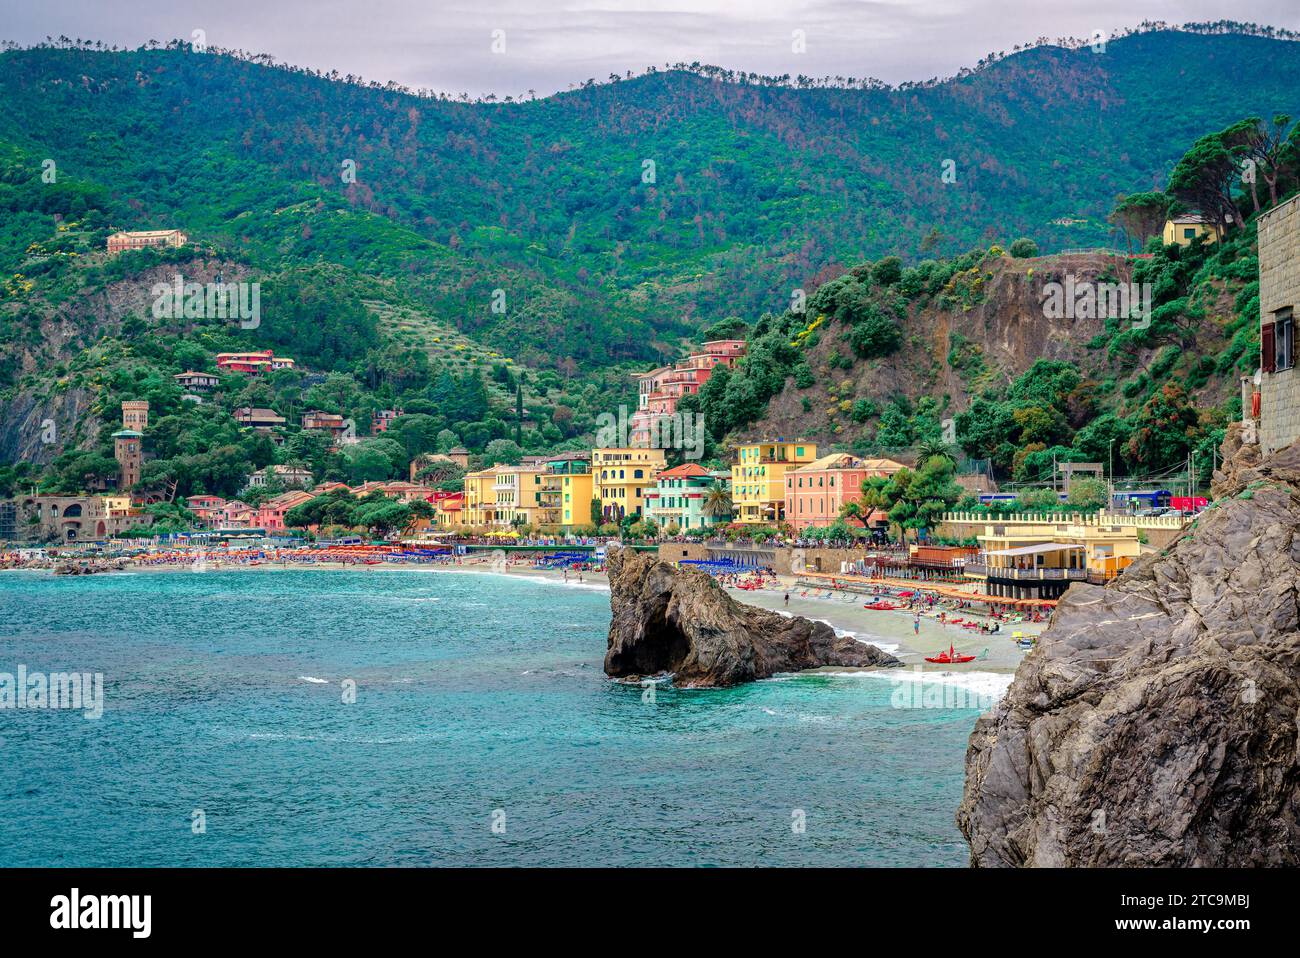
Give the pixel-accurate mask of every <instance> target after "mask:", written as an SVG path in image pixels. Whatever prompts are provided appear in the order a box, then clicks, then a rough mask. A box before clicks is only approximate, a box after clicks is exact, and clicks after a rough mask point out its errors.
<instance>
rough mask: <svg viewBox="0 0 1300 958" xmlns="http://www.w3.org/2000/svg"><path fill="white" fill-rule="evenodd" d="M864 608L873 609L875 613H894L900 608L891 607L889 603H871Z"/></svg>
mask: <svg viewBox="0 0 1300 958" xmlns="http://www.w3.org/2000/svg"><path fill="white" fill-rule="evenodd" d="M862 608H864V609H871V610H872V611H874V612H893V611H895V610H896V609H897V608H898V607H897V606H895V605H891V604H890V603H888V602H869V603H867V604H866V605H864V606H863V607H862Z"/></svg>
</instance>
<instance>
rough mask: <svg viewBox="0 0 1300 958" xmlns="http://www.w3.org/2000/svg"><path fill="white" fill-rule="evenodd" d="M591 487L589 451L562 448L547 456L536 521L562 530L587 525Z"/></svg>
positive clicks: (588, 521)
mask: <svg viewBox="0 0 1300 958" xmlns="http://www.w3.org/2000/svg"><path fill="white" fill-rule="evenodd" d="M593 489H594V478H593V477H592V475H591V454H590V453H587V452H562V453H560V454H559V455H556V456H551V457H550V458H549V459H547V460H546V463H545V471H544V472H542V488H541V493H540V501H541V512H540V514H539V517H538V522H539V524H540V525H542V526H545V527H548V528H555V529H563V530H565V531H572V530H573V528H574V527H576V526H588V525H591V500H592V498H593V496H594V492H593Z"/></svg>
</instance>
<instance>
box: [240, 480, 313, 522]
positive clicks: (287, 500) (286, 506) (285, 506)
mask: <svg viewBox="0 0 1300 958" xmlns="http://www.w3.org/2000/svg"><path fill="white" fill-rule="evenodd" d="M314 498H315V496H313V495H312V494H311V493H310V492H303V491H302V490H301V489H294V490H293V491H291V492H286V493H282V494H281V495H278V496H275V497H274V498H272V499H267V500H266V502H264V503H262V506H261V508H260V509H258V510H257V516H256V519H255V523H254V524H255V525H256V526H257V528H259V529H265V530H266V531H267V532H273V531H274V532H279V531H282V530H283V529H284V528H285V524H284V516H285V513H287V512H288V511H289V510H290V509H293V508H295V507H297V506H300V505H302V504H303V503H304V502H311V501H312V499H314Z"/></svg>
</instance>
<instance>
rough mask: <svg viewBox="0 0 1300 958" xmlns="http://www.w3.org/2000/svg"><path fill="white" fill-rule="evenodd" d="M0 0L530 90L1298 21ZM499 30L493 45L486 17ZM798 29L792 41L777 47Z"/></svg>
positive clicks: (86, 30)
mask: <svg viewBox="0 0 1300 958" xmlns="http://www.w3.org/2000/svg"><path fill="white" fill-rule="evenodd" d="M0 2H2V3H4V5H5V7H6V11H5V14H6V19H7V21H8V23H7V29H6V31H5V36H6V37H7V38H8V39H13V40H17V41H19V42H27V43H30V42H36V41H39V40H41V39H43V38H44V37H45V36H47V35H49V36H59V35H60V34H63V35H66V36H69V37H81V38H83V39H84V38H90V39H99V40H104V41H106V42H111V43H116V44H118V45H129V46H136V45H139V44H140V43H143V42H145V41H147V40H150V39H157V40H167V39H172V38H176V37H184V38H188V37H190V36H191V34H192V31H194V30H195V29H203V30H204V31H206V33H207V38H208V42H209V43H210V44H213V45H216V46H221V47H229V48H234V49H242V50H248V51H251V52H257V53H269V54H271V55H272V56H274V57H275V58H276V59H278V60H283V61H287V62H290V63H294V64H297V65H301V66H309V67H314V68H317V69H323V70H338V71H339V72H340V73H342V74H348V73H352V74H359V75H362V76H364V77H366V78H367V79H373V80H380V81H387V80H396V81H397V82H399V83H403V84H405V85H407V86H411V87H427V88H430V89H435V90H446V91H448V92H452V93H457V92H460V91H466V92H468V93H471V94H482V93H496V94H497V95H498V96H505V95H507V94H520V93H523V92H525V91H527V90H529V89H535V90H537V92H538V93H539V94H545V93H549V92H552V91H556V90H564V89H567V88H569V87H570V86H572V85H575V84H578V83H581V82H582V81H584V80H586V79H588V78H589V77H590V78H595V79H604V78H606V77H607V76H608V75H609V74H610V73H618V74H623V73H625V72H626V71H628V70H632V71H633V72H636V73H639V72H641V71H642V70H643V69H644V68H645V67H646V66H650V65H655V66H663V64H665V63H674V62H679V61H680V62H687V63H689V62H692V61H699V62H701V63H711V64H715V65H718V66H723V67H727V68H730V69H734V70H743V71H746V72H749V71H752V72H758V73H768V74H782V73H791V74H801V73H802V74H804V75H807V76H846V77H847V76H853V77H865V76H874V77H878V78H879V79H882V80H886V81H888V82H891V83H897V82H900V81H903V80H923V79H927V78H929V77H932V76H947V75H950V74H952V73H955V72H956V71H957V70H959V69H960V68H962V67H964V66H970V65H972V64H974V63H975V62H976V61H978V60H979V59H980V58H981V57H983V56H985V55H986V54H988V53H990V52H1000V51H1010V50H1011V49H1012V48H1013V47H1014V46H1015V45H1016V44H1018V43H1024V42H1028V41H1032V40H1033V39H1035V38H1036V37H1039V36H1047V37H1053V38H1055V37H1062V36H1076V37H1087V36H1091V35H1092V33H1093V31H1094V30H1099V29H1100V30H1110V29H1114V28H1117V27H1123V26H1134V25H1136V24H1137V23H1138V22H1139V21H1141V20H1144V19H1151V20H1167V21H1169V22H1173V23H1178V22H1187V21H1198V20H1218V19H1232V20H1244V21H1255V22H1258V23H1268V24H1272V25H1273V26H1279V27H1288V28H1291V29H1298V28H1300V7H1298V6H1297V5H1296V4H1295V3H1294V0H1233V2H1231V3H1226V2H1224V0H1214V2H1210V0H1190V2H1172V0H1163V2H1155V3H1146V4H1144V5H1142V7H1141V9H1135V5H1134V3H1133V2H1132V0H1054V2H1053V3H1051V4H1043V3H1042V2H1041V0H476V2H467V0H451V2H442V0H433V2H430V0H277V2H275V3H267V2H266V0H224V2H222V3H220V4H213V3H211V2H210V0H171V2H169V3H167V4H165V5H160V4H157V3H156V0H115V2H113V3H111V4H108V3H104V2H103V0H46V2H44V3H42V4H35V3H28V4H17V3H15V2H14V0H0ZM493 30H504V31H505V40H506V44H505V52H504V53H493V52H492V48H491V43H492V31H493ZM795 30H802V31H803V32H804V36H805V37H806V49H805V51H804V52H795V51H794V49H792V32H793V31H795Z"/></svg>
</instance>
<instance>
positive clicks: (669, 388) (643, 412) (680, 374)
mask: <svg viewBox="0 0 1300 958" xmlns="http://www.w3.org/2000/svg"><path fill="white" fill-rule="evenodd" d="M744 355H745V341H744V340H743V339H717V340H712V341H711V342H707V343H705V344H704V348H703V349H702V350H701V351H700V352H698V353H691V354H690V355H689V356H687V357H686V359H685V360H683V361H682V362H680V363H678V364H677V365H676V366H661V367H659V368H658V369H652V370H650V371H649V372H648V373H640V374H638V375H637V376H636V377H635V378H636V381H637V410H636V412H634V413H633V414H632V416H631V418H630V419H629V421H628V423H629V428H630V431H629V436H628V442H630V443H631V444H632V445H633V446H640V447H646V446H649V445H651V443H652V442H653V441H654V440H655V439H657V438H660V437H657V436H656V435H655V432H656V428H655V427H656V425H657V424H658V423H659V422H660V421H661V420H663V419H667V418H669V417H671V416H673V415H674V414H675V413H676V412H677V403H678V402H679V401H680V400H681V398H682V397H683V396H693V395H695V394H696V393H698V392H699V391H700V387H701V386H703V385H704V384H705V383H706V382H708V381H709V377H710V376H712V375H713V370H714V368H715V367H717V366H720V365H721V366H726V367H728V368H733V367H734V366H735V365H736V363H737V362H739V361H740V359H741V358H742V357H743V356H744Z"/></svg>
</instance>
